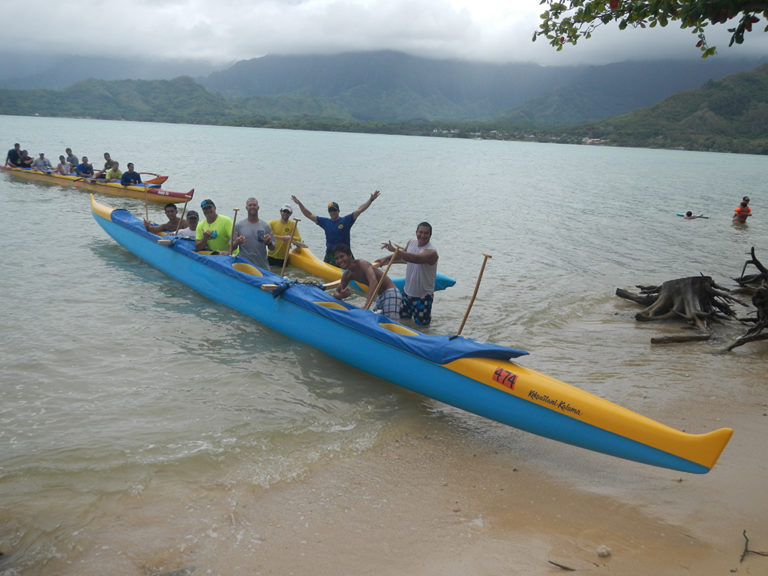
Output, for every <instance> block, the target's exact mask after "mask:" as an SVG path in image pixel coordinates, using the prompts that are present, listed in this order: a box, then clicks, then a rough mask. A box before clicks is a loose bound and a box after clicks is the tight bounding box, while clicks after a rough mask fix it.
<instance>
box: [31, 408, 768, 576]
mask: <svg viewBox="0 0 768 576" xmlns="http://www.w3.org/2000/svg"><path fill="white" fill-rule="evenodd" d="M766 412H768V409H767V408H766V405H765V404H764V403H763V404H761V403H756V404H755V405H754V410H753V411H751V412H750V413H742V414H740V415H739V418H740V425H739V431H740V433H739V434H737V435H736V436H735V437H734V439H733V440H732V442H731V444H730V445H729V446H728V448H727V449H726V452H725V453H724V455H723V457H722V458H721V460H720V462H719V463H718V465H717V466H716V467H715V469H714V470H713V471H712V472H710V473H709V474H706V475H702V476H698V475H688V474H680V473H677V472H672V471H667V470H660V469H657V468H652V467H648V466H644V465H641V464H635V463H630V462H625V461H621V460H617V459H615V458H611V457H608V456H603V455H597V454H593V453H590V452H587V451H583V450H580V449H576V448H573V447H568V446H564V445H561V444H558V443H555V442H552V441H549V440H544V439H541V438H536V437H532V436H530V435H527V434H524V433H521V432H518V431H510V432H509V433H505V434H503V435H501V436H500V437H499V438H497V441H494V442H490V443H489V442H488V439H487V438H485V439H480V438H478V437H476V436H473V435H472V434H465V433H462V431H460V430H457V429H456V428H455V427H452V426H451V425H450V424H447V423H446V422H445V421H443V420H441V419H430V418H426V419H425V420H424V421H422V422H420V423H419V426H420V428H419V429H418V430H415V429H407V430H404V429H393V430H392V431H391V433H390V434H389V435H388V437H386V438H384V439H383V440H382V441H381V442H379V443H378V444H377V445H376V446H375V447H374V448H373V449H370V450H365V451H363V452H361V453H360V454H359V455H357V456H356V457H345V458H340V459H338V460H336V461H331V462H327V463H325V464H323V465H322V466H318V467H316V469H313V470H311V471H309V472H307V473H306V474H305V475H303V476H302V477H301V478H297V479H295V480H293V481H290V482H283V483H280V484H278V485H275V486H272V487H269V488H267V489H264V488H262V487H258V486H254V485H252V484H248V483H244V482H236V481H233V482H228V481H227V480H226V479H222V478H221V477H216V476H214V475H211V477H210V478H208V479H206V478H205V477H204V476H200V477H197V478H195V477H190V478H189V481H188V482H186V483H183V484H181V485H179V483H178V481H177V479H176V480H174V479H172V478H169V479H163V478H155V479H154V480H153V481H152V482H151V483H150V485H149V486H147V487H146V488H145V489H144V490H143V491H142V492H141V493H140V494H133V495H130V496H128V495H125V494H123V495H120V496H119V497H117V498H116V499H115V500H114V501H113V502H110V503H109V504H108V505H106V506H105V505H104V503H102V504H101V509H100V513H99V516H98V517H95V518H93V519H92V521H90V522H89V523H88V525H87V527H85V528H84V529H82V530H79V531H78V532H77V533H76V534H73V540H72V542H71V552H72V553H71V554H70V555H69V558H68V559H67V560H66V561H61V562H59V561H57V560H53V561H51V562H49V564H48V565H47V566H46V567H45V570H44V571H41V572H39V573H40V574H43V573H47V574H52V573H55V574H61V575H67V576H68V575H75V574H78V575H84V574H104V573H109V574H112V575H126V576H129V575H145V574H149V575H156V574H157V575H160V574H162V575H173V576H182V575H186V574H217V575H234V574H261V575H267V574H269V575H278V574H279V575H304V574H314V575H319V576H324V575H328V576H330V575H340V574H371V575H379V574H419V575H423V576H432V575H435V576H437V575H443V576H446V575H447V576H451V575H457V576H458V575H466V574H473V575H492V574H533V575H538V574H542V575H545V574H558V573H563V572H567V571H569V570H574V571H577V572H578V573H584V574H653V575H655V576H665V575H669V576H677V575H680V574H696V575H698V576H708V575H713V576H714V575H721V574H734V573H735V574H748V575H759V574H766V572H767V571H768V557H763V556H760V555H756V554H751V553H750V554H747V555H746V556H745V557H744V559H743V561H741V557H742V554H743V553H744V550H745V543H746V541H745V539H744V536H743V532H744V531H745V530H746V533H747V536H748V538H749V549H750V550H753V551H763V552H765V551H768V522H767V521H766V518H768V495H767V494H768V492H767V491H766V490H765V484H764V482H765V478H766V471H767V468H768V465H766V461H765V459H764V458H760V457H755V456H756V455H759V454H761V453H763V454H764V453H765V449H764V447H763V444H762V443H763V438H764V433H761V432H763V431H764V427H765V425H766V422H768V420H767V419H766V418H767V417H766ZM735 416H736V414H730V413H728V412H727V411H726V413H724V414H722V417H723V419H728V418H730V417H735ZM422 426H423V427H422ZM505 430H511V429H505ZM510 440H516V441H519V443H520V444H519V448H520V450H517V449H513V450H511V451H510V450H509V448H508V447H507V449H506V450H505V448H504V444H507V446H508V445H509V442H510ZM528 450H532V451H541V452H542V454H541V456H540V457H535V456H533V457H532V454H531V453H528ZM547 456H549V457H551V458H552V460H553V462H559V463H560V465H566V466H572V467H573V468H574V470H573V471H572V472H573V473H571V471H562V470H561V472H565V475H561V476H559V477H558V476H551V475H549V474H547V473H542V471H541V469H540V467H541V466H542V465H543V464H545V462H546V458H547ZM744 463H749V466H750V469H749V470H745V469H744V468H743V466H742V464H744ZM105 512H106V513H105Z"/></svg>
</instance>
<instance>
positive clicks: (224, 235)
mask: <svg viewBox="0 0 768 576" xmlns="http://www.w3.org/2000/svg"><path fill="white" fill-rule="evenodd" d="M200 208H202V210H203V215H204V216H205V219H204V220H203V221H202V222H200V224H198V225H197V230H196V232H195V250H197V251H198V252H199V251H200V250H210V251H211V252H218V253H219V254H229V248H230V240H231V238H232V219H231V218H228V217H227V216H222V215H220V214H217V213H216V204H214V203H213V200H203V201H202V202H201V203H200Z"/></svg>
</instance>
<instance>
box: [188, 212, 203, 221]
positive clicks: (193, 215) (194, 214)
mask: <svg viewBox="0 0 768 576" xmlns="http://www.w3.org/2000/svg"><path fill="white" fill-rule="evenodd" d="M187 218H188V219H189V218H197V219H198V220H200V216H198V215H197V212H195V211H194V210H190V211H189V212H187Z"/></svg>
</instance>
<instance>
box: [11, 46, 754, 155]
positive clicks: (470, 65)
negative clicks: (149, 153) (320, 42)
mask: <svg viewBox="0 0 768 576" xmlns="http://www.w3.org/2000/svg"><path fill="white" fill-rule="evenodd" d="M766 60H768V59H763V60H747V59H740V60H736V59H726V58H722V57H719V56H718V57H715V58H707V59H706V60H704V59H696V60H693V61H652V62H650V61H647V62H646V61H632V62H623V63H618V64H610V65H604V66H574V67H543V66H538V65H535V64H490V63H476V62H464V61H458V60H431V59H426V58H418V57H414V56H410V55H407V54H403V53H399V52H390V51H382V52H365V53H349V54H339V55H335V56H317V55H314V56H313V55H308V56H278V55H275V56H264V57H262V58H255V59H251V60H244V61H240V62H236V63H234V64H233V65H231V66H228V67H225V68H222V69H211V68H210V65H208V67H206V66H205V65H203V64H200V65H199V66H197V65H196V63H194V62H191V61H190V62H184V63H178V62H177V63H169V62H166V63H163V64H162V65H161V64H159V63H154V64H152V63H141V62H129V61H108V60H107V59H103V58H102V59H98V65H95V64H94V65H92V66H87V65H85V64H87V62H84V61H82V60H80V61H78V62H77V65H74V64H73V65H71V66H69V67H67V68H66V71H67V73H66V75H64V76H62V75H61V74H59V75H55V74H47V73H46V72H50V70H49V68H48V67H49V66H51V65H52V63H53V64H55V63H56V61H45V62H36V61H33V60H30V61H29V62H28V63H27V64H28V65H27V66H26V67H25V68H24V69H23V74H22V73H21V72H19V71H16V72H14V71H13V70H12V69H10V68H8V67H4V68H3V70H2V71H1V72H0V87H3V86H4V87H5V88H4V89H0V114H17V115H43V116H46V115H50V116H72V117H90V118H104V119H124V120H142V121H161V122H184V123H204V124H223V125H238V126H267V127H289V128H306V129H321V130H346V131H370V132H390V133H405V134H411V133H414V134H416V133H418V134H422V133H440V134H452V135H456V134H461V135H465V136H467V137H478V135H480V136H479V137H486V136H488V135H489V134H494V136H493V137H511V138H517V137H520V135H521V134H526V135H527V136H526V137H529V136H531V135H532V137H534V138H541V139H549V140H552V139H555V140H557V139H560V138H561V137H562V138H566V139H569V140H570V141H574V140H577V139H578V137H577V136H576V134H583V133H584V130H582V128H581V127H585V126H588V127H589V131H590V133H593V134H601V136H594V138H598V139H602V140H608V138H607V137H606V136H607V134H608V133H609V132H610V133H611V134H613V136H614V138H615V137H617V136H618V135H619V134H625V135H626V134H627V131H628V130H629V131H631V130H638V131H640V132H648V131H647V130H645V129H643V128H642V127H641V126H640V125H638V124H637V123H635V122H634V121H633V120H632V114H631V113H639V112H637V111H641V110H646V109H648V107H650V106H661V107H662V108H663V107H664V101H665V99H668V98H670V97H672V96H673V95H677V94H681V93H685V92H686V91H691V90H694V91H695V90H698V89H700V88H702V87H707V86H709V87H710V88H711V87H712V86H714V85H717V84H718V83H719V82H720V81H721V80H722V79H724V78H726V77H731V76H733V75H734V74H736V73H744V74H746V75H747V76H749V74H751V73H752V72H745V71H752V70H758V68H757V67H758V66H759V65H760V64H763V63H764V62H765V61H766ZM91 64H93V63H91ZM190 70H191V71H192V72H193V73H191V74H190V73H189V72H190ZM121 71H122V72H121ZM174 71H186V72H187V74H186V75H183V76H179V77H172V78H171V79H159V78H157V76H158V75H162V74H163V73H167V74H172V73H173V72H174ZM97 72H98V73H99V74H101V75H102V76H104V77H103V78H93V77H89V78H87V79H86V78H85V76H87V75H88V74H89V73H93V74H94V75H96V73H97ZM120 76H123V77H122V78H120ZM126 76H127V77H126ZM142 76H144V77H146V79H141V77H142ZM65 78H66V79H67V80H66V81H69V82H70V83H69V84H68V85H66V86H62V84H66V81H65ZM757 78H758V79H752V80H751V81H752V82H757V83H758V84H760V85H762V84H761V82H762V80H760V78H762V74H758V75H757ZM749 82H750V80H743V81H742V82H741V83H730V84H724V85H723V87H722V88H720V89H718V90H717V91H716V92H717V94H716V95H715V94H714V92H711V91H710V94H711V95H712V97H715V98H716V99H719V102H720V104H716V103H715V104H712V108H713V109H714V110H719V111H720V112H723V111H725V115H723V116H718V118H719V119H720V120H719V121H718V122H709V124H708V125H709V126H711V127H713V128H714V127H715V125H717V126H718V130H719V133H720V134H721V135H722V134H724V133H725V132H727V130H725V129H724V123H725V124H728V123H733V122H735V123H736V124H741V123H742V121H743V120H744V118H746V117H749V118H752V119H754V120H755V121H756V122H757V123H758V124H757V127H756V128H754V129H753V130H752V131H751V132H753V133H755V134H758V135H760V134H765V133H766V132H767V131H768V127H766V124H765V122H764V120H763V119H762V116H761V115H760V114H761V112H760V106H759V105H758V104H759V101H760V99H761V97H760V96H759V95H757V94H755V93H754V92H750V94H751V96H750V98H749V102H748V103H749V104H750V106H751V111H750V113H749V114H747V115H746V116H745V115H744V114H742V113H741V112H739V113H737V112H738V107H739V106H740V105H744V106H746V104H745V102H746V101H745V100H744V98H743V96H742V97H739V96H738V93H737V94H736V95H730V96H729V95H728V94H729V92H728V91H729V90H736V91H737V92H743V91H744V90H745V87H747V86H749ZM25 84H26V85H34V86H37V87H36V88H34V89H31V88H27V89H19V88H9V87H10V86H20V85H25ZM734 107H736V109H733V108H734ZM660 110H661V109H656V111H655V112H652V113H646V114H645V115H644V116H642V117H643V122H645V123H653V121H654V119H655V118H656V117H657V116H659V115H662V116H663V114H662V112H660ZM707 110H710V109H709V108H707ZM710 112H712V110H710ZM713 113H715V115H716V116H717V114H718V113H717V112H713ZM624 115H629V119H622V118H623V117H624ZM700 116H701V115H700ZM638 117H639V116H638ZM608 119H611V120H610V122H613V123H612V124H606V125H605V126H610V128H605V130H602V131H601V128H600V127H599V124H598V123H600V122H602V121H604V122H609V121H608ZM691 123H692V124H693V125H697V126H699V125H700V123H697V122H696V121H690V122H689V124H691ZM444 126H448V127H451V129H450V130H442V129H439V128H440V127H444ZM605 126H604V127H605ZM568 127H577V128H573V129H569V128H568ZM664 128H665V130H669V129H670V126H669V125H666V126H665V127H664ZM739 130H740V131H743V128H740V129H739ZM606 131H607V132H606ZM755 134H752V136H750V138H755V137H757V136H755ZM500 135H503V136H500ZM699 141H701V139H700V138H699ZM614 142H615V140H614ZM633 142H635V143H636V142H637V140H633ZM635 145H636V144H635ZM640 145H642V144H640ZM682 146H683V147H684V145H682Z"/></svg>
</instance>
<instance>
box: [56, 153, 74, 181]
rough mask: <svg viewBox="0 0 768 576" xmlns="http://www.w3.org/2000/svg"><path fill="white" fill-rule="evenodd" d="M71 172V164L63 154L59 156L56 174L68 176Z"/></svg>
mask: <svg viewBox="0 0 768 576" xmlns="http://www.w3.org/2000/svg"><path fill="white" fill-rule="evenodd" d="M71 172H72V164H70V163H69V162H67V159H66V158H64V155H63V154H62V155H60V156H59V163H58V164H57V165H56V174H61V175H62V176H69V175H70V173H71Z"/></svg>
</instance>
